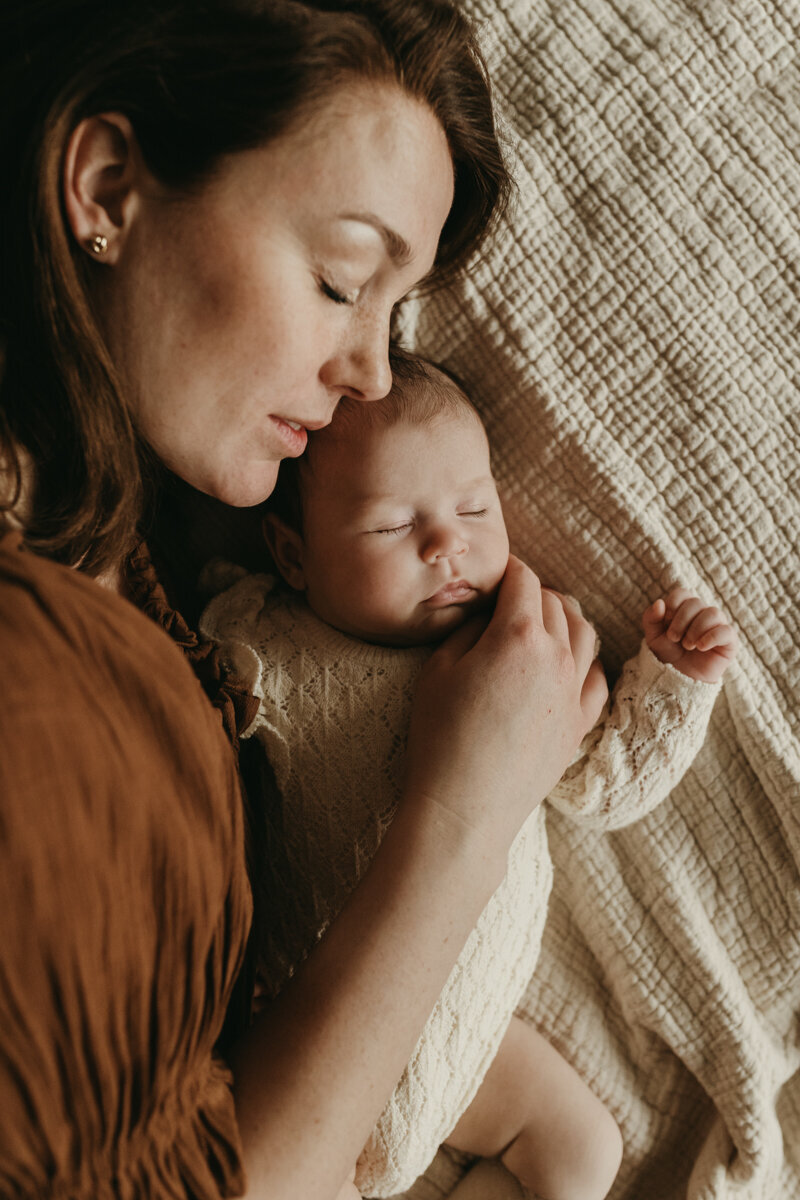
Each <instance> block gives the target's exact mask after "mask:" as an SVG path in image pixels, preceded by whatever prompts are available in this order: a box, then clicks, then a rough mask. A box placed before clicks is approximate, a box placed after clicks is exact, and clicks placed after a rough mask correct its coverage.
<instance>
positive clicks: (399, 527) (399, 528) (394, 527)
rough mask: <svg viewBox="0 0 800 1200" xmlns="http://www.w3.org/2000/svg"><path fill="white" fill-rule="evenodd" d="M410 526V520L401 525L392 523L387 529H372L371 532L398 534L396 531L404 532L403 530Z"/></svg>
mask: <svg viewBox="0 0 800 1200" xmlns="http://www.w3.org/2000/svg"><path fill="white" fill-rule="evenodd" d="M410 528H411V522H410V521H406V522H405V523H404V524H403V525H392V526H391V527H390V528H388V529H373V530H372V532H373V533H388V534H398V533H405V531H406V530H407V529H410Z"/></svg>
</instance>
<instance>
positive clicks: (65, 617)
mask: <svg viewBox="0 0 800 1200" xmlns="http://www.w3.org/2000/svg"><path fill="white" fill-rule="evenodd" d="M0 656H1V657H2V660H3V662H4V664H5V668H6V670H5V672H4V674H5V675H6V681H7V682H10V680H11V678H12V676H13V678H15V679H16V680H17V682H18V683H19V684H21V685H22V684H24V686H25V688H26V689H29V688H31V687H35V686H36V682H37V669H45V668H46V671H47V675H48V679H49V683H50V685H52V683H53V681H54V679H55V678H56V677H57V676H58V675H59V674H61V673H65V672H66V673H69V672H75V671H79V672H80V674H81V675H82V676H83V678H84V679H85V678H87V677H88V676H90V675H102V674H103V673H107V674H113V673H114V672H115V670H118V668H119V667H120V665H121V663H122V662H125V663H126V665H127V668H128V669H133V671H134V673H135V674H137V675H138V674H141V673H142V672H143V671H144V670H146V669H147V667H148V666H154V667H155V666H157V665H159V664H163V665H164V666H166V664H167V663H170V658H172V662H171V663H170V665H169V669H163V670H156V671H155V673H154V675H153V676H152V677H151V683H152V686H153V688H155V689H159V688H161V687H165V688H166V689H167V691H174V690H175V688H176V687H178V688H179V689H185V688H186V686H187V685H188V688H189V691H190V692H191V691H194V690H196V685H195V684H194V683H193V675H192V672H191V670H190V669H189V668H188V666H186V664H184V663H183V662H182V656H181V655H180V653H179V652H178V651H177V650H176V648H175V647H174V646H173V645H172V643H171V641H170V639H169V637H167V636H166V634H165V633H163V632H162V631H161V630H160V629H158V628H157V626H156V625H154V624H153V622H152V621H150V620H148V618H147V617H146V616H144V615H143V614H142V613H141V612H139V610H138V609H137V608H136V607H135V606H134V605H133V604H131V603H129V602H128V601H126V600H124V599H123V598H122V597H121V596H119V595H117V594H116V593H115V592H113V591H111V590H110V589H108V588H105V587H102V586H100V585H99V584H98V583H96V582H95V581H94V580H93V579H90V578H88V577H87V576H85V575H82V574H81V573H80V572H79V571H76V570H73V569H71V568H69V567H65V566H62V565H61V564H59V563H55V562H52V561H51V560H49V559H47V558H43V557H41V556H39V555H37V554H34V553H32V552H31V551H29V550H27V549H26V548H25V546H24V543H23V538H22V535H21V534H20V533H19V532H17V531H13V530H12V531H7V532H5V533H4V534H0ZM116 679H117V682H118V681H119V676H118V675H117V676H116ZM64 682H67V681H66V680H64Z"/></svg>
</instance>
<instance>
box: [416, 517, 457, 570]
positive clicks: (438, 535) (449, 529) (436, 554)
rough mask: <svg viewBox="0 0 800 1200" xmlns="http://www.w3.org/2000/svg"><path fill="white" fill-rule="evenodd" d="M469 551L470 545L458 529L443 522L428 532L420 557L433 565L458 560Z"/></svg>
mask: <svg viewBox="0 0 800 1200" xmlns="http://www.w3.org/2000/svg"><path fill="white" fill-rule="evenodd" d="M468 549H469V544H468V543H467V542H465V541H464V538H463V537H462V536H461V534H460V532H459V531H458V529H456V527H455V526H454V525H450V524H448V523H446V522H442V523H441V524H438V525H436V526H435V527H433V528H431V529H430V530H428V531H427V533H426V536H425V538H424V539H423V543H422V548H421V550H420V557H421V558H422V560H423V562H426V563H429V564H431V565H433V564H434V563H437V562H440V561H441V560H444V559H449V558H458V557H459V556H460V555H462V554H466V552H467V550H468Z"/></svg>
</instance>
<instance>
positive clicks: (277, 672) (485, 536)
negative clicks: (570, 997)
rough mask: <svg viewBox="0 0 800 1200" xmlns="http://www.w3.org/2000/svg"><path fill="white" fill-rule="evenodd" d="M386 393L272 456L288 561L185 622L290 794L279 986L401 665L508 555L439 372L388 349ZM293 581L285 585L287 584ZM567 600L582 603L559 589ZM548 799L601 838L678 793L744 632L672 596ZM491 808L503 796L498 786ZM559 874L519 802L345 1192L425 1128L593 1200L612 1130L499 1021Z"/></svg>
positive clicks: (417, 660) (537, 817) (459, 400)
mask: <svg viewBox="0 0 800 1200" xmlns="http://www.w3.org/2000/svg"><path fill="white" fill-rule="evenodd" d="M392 366H393V376H394V384H393V387H392V391H391V392H390V394H389V395H388V396H387V397H386V398H385V399H383V400H380V401H377V402H373V403H369V404H365V403H358V402H356V401H353V400H347V399H344V400H342V401H341V402H340V404H339V407H338V409H337V411H336V414H335V417H334V420H333V422H332V423H331V425H330V426H328V427H326V428H325V429H322V430H319V431H318V432H316V433H314V434H312V435H311V437H310V439H309V445H308V449H307V452H306V453H305V455H304V456H303V457H302V458H301V459H299V460H296V461H294V462H291V461H290V462H286V463H284V464H283V466H282V467H281V473H280V480H279V485H278V490H277V491H276V493H275V496H274V497H273V498H271V500H270V502H269V503H270V512H269V513H268V515H267V516H266V518H265V535H266V539H267V541H268V543H269V547H270V550H271V552H272V556H273V558H274V561H275V563H276V564H277V567H278V570H279V571H280V574H281V576H282V581H279V582H278V583H276V581H275V580H274V579H272V578H270V577H267V576H246V577H244V578H242V579H241V580H240V581H239V582H238V583H236V584H235V585H234V586H233V587H232V588H230V589H229V590H228V591H226V592H224V593H223V594H221V595H220V596H218V597H217V598H216V599H215V600H213V601H212V602H211V604H210V605H209V607H208V608H207V609H206V612H205V614H204V617H203V621H202V624H201V628H202V629H203V632H204V633H206V634H207V635H208V636H210V637H213V638H214V639H215V640H217V641H218V642H220V643H222V644H223V647H224V656H225V659H226V661H227V662H228V665H229V669H230V670H231V671H232V672H234V673H236V674H237V675H238V676H239V677H240V678H241V679H243V680H244V681H246V682H247V683H248V684H249V686H250V687H251V689H252V690H253V691H254V693H255V694H256V695H257V696H258V697H259V700H260V708H259V713H258V716H257V717H256V719H255V721H254V722H253V724H252V725H251V727H250V729H249V730H248V731H247V734H246V736H254V737H256V738H258V739H260V741H261V742H262V743H263V746H264V749H265V751H266V753H267V755H268V756H269V759H270V762H271V764H272V767H273V770H274V773H275V776H276V779H277V782H278V785H279V788H280V792H281V797H282V803H281V806H280V811H279V812H275V813H271V814H270V815H269V819H270V820H271V822H272V823H273V825H274V829H273V830H272V834H273V836H272V837H271V841H273V842H275V843H276V844H278V843H279V844H280V845H281V847H282V856H283V857H282V861H281V862H280V863H279V864H274V863H272V862H271V863H268V864H265V870H267V871H275V872H276V879H275V882H274V887H275V889H276V890H279V891H280V895H281V904H280V910H281V911H280V915H279V918H278V923H276V924H275V925H274V927H272V928H271V929H270V930H269V931H268V934H267V936H266V939H265V945H264V952H263V959H264V961H263V970H262V975H263V978H264V979H268V980H269V981H270V982H269V987H270V989H271V990H272V991H273V992H274V991H277V990H279V988H280V986H281V985H282V983H283V982H285V980H286V979H287V978H288V977H289V976H290V975H291V973H292V971H293V970H294V969H295V968H296V966H297V965H298V964H299V963H300V962H301V961H302V959H303V958H304V957H305V956H306V955H307V953H308V952H309V950H310V949H311V947H312V946H313V945H314V943H315V941H316V940H317V939H318V938H319V937H320V936H321V935H322V934H323V932H324V930H325V929H326V927H327V925H328V924H329V923H330V921H331V920H332V919H333V917H334V916H335V915H336V913H337V912H338V910H339V909H340V908H341V906H342V905H343V903H344V901H345V899H346V897H347V895H348V894H349V892H350V891H351V890H352V889H353V887H354V886H355V884H356V882H357V880H358V879H359V877H360V876H361V875H362V874H363V873H364V871H365V870H366V868H367V866H368V865H369V863H370V861H371V859H372V857H373V855H374V854H375V851H376V849H377V847H378V845H379V843H380V840H381V837H382V836H383V834H384V832H385V830H386V828H387V827H388V825H389V823H390V822H391V820H392V816H393V814H394V811H395V806H396V804H397V801H398V796H399V794H400V785H401V779H402V771H403V759H404V746H405V740H406V734H407V729H408V723H409V719H410V711H411V700H412V694H413V689H414V684H415V680H416V678H417V675H418V673H419V671H420V669H421V668H422V666H423V664H424V663H425V661H426V660H427V658H428V657H429V655H430V654H431V652H432V649H433V646H434V644H435V643H436V642H438V641H440V640H441V639H442V638H444V637H445V636H446V635H447V634H449V633H450V632H451V631H453V630H454V629H456V628H457V627H458V626H460V625H462V624H463V623H464V622H465V621H467V620H468V619H470V618H475V619H476V620H478V621H479V620H480V619H481V613H484V612H486V610H487V609H489V608H490V607H491V605H492V603H493V600H494V597H495V594H496V591H497V587H498V584H499V581H500V580H501V578H502V576H503V573H504V571H505V569H506V565H507V562H508V554H509V546H508V536H507V533H506V528H505V524H504V521H503V514H502V510H501V506H500V500H499V498H498V494H497V488H496V486H495V482H494V479H493V477H492V471H491V465H490V456H489V446H488V442H487V437H486V433H485V430H484V428H483V424H482V422H481V420H480V417H479V416H478V413H477V411H476V410H475V408H473V406H472V405H471V403H470V402H469V400H468V399H467V397H466V395H465V394H464V392H463V390H462V389H461V387H460V386H459V385H458V384H457V383H456V382H455V381H454V380H453V379H452V378H451V377H450V376H449V375H447V374H446V373H444V372H443V371H441V370H439V369H438V368H436V367H434V366H432V365H431V364H429V363H426V362H424V361H423V360H421V359H419V358H417V357H416V356H414V355H409V354H405V353H402V354H400V353H398V354H396V355H395V356H394V358H393V363H392ZM286 585H288V586H286ZM561 601H562V603H563V604H565V605H568V604H574V603H576V602H575V601H573V600H571V599H570V598H567V597H561ZM642 626H643V631H644V639H643V641H642V644H641V647H640V649H639V652H638V654H637V655H636V657H635V658H633V659H631V660H630V661H629V662H628V663H626V665H625V667H624V668H623V671H622V674H621V676H620V679H619V681H618V683H617V685H616V687H615V689H614V692H613V695H612V697H611V700H610V702H609V704H608V705H607V707H606V709H605V710H604V713H603V715H602V717H601V719H600V721H599V722H598V724H597V726H596V727H595V728H594V729H593V730H592V731H591V733H590V734H589V735H588V736H587V737H586V738H585V739H584V742H583V744H582V745H581V747H580V750H579V752H578V754H577V755H576V757H575V759H574V761H573V762H572V764H571V766H570V767H569V769H568V770H567V772H566V773H565V775H564V776H563V777H562V779H561V781H560V782H559V784H558V785H557V787H556V788H555V790H554V791H553V792H552V793H551V794H550V795H549V796H548V800H547V803H549V804H553V805H555V806H556V807H557V808H558V809H560V810H561V811H562V812H563V813H566V814H568V815H569V816H570V817H572V818H573V819H574V820H576V821H580V822H585V823H587V824H590V825H593V826H595V827H602V828H604V829H615V828H619V827H620V826H623V825H625V824H628V823H629V822H631V821H633V820H635V819H637V818H639V817H642V816H643V815H645V814H646V813H647V812H649V811H650V810H651V809H653V808H654V807H655V806H656V805H657V804H658V803H659V802H660V801H661V800H663V799H664V798H665V797H666V796H667V795H668V793H669V792H670V790H671V789H672V788H673V787H674V786H675V784H676V783H677V781H678V780H679V779H680V777H681V776H682V774H683V773H684V771H685V770H686V769H687V767H688V766H689V764H690V763H691V762H692V759H693V758H694V756H695V755H696V753H697V751H698V749H699V748H700V746H701V744H702V742H703V738H704V736H705V732H706V727H707V723H708V719H709V716H710V713H711V709H712V707H713V704H714V700H715V697H716V695H717V691H718V689H719V684H720V680H721V678H722V676H723V674H724V672H725V670H726V668H727V667H728V665H729V664H730V663H731V661H732V660H733V658H734V656H735V653H736V641H737V639H736V634H735V633H734V631H733V629H732V628H731V627H730V625H729V624H728V623H727V621H726V620H725V618H724V617H723V615H722V614H721V613H720V611H719V610H718V609H717V608H713V607H710V606H707V605H706V604H704V603H703V602H702V601H701V600H700V599H698V598H697V597H696V596H694V595H692V594H690V592H688V591H687V590H685V589H683V588H680V587H676V588H674V589H673V590H672V591H670V592H669V594H668V595H666V596H663V597H660V598H658V599H656V600H655V601H654V602H653V603H652V604H651V605H650V607H649V608H648V609H647V610H646V612H645V613H644V615H643V617H642ZM497 803H498V804H500V803H502V797H498V798H497ZM551 878H552V868H551V863H550V857H549V854H548V848H547V834H546V818H545V806H544V805H540V806H539V807H538V808H537V809H536V810H535V811H534V812H533V814H532V815H531V816H530V817H529V819H528V820H527V822H526V823H525V825H524V826H523V828H522V829H521V831H520V833H519V835H518V836H517V838H516V840H515V842H514V844H513V846H512V849H511V851H510V853H509V859H508V870H507V873H506V876H505V878H504V880H503V882H502V884H501V885H500V887H499V888H498V890H497V891H496V893H495V894H494V896H493V897H492V899H491V900H490V902H489V904H488V905H487V906H486V908H485V909H484V911H483V913H482V914H481V917H480V919H479V920H478V923H477V925H476V927H475V929H474V930H473V931H472V934H471V935H470V937H469V939H468V941H467V943H466V945H465V946H464V949H463V950H462V952H461V955H460V957H459V959H458V962H457V963H456V966H455V967H454V969H453V971H452V973H451V975H450V977H449V979H448V981H447V984H446V985H445V988H444V990H443V992H442V994H441V995H440V997H439V1000H438V1002H437V1004H436V1007H435V1008H434V1010H433V1012H432V1013H431V1016H430V1018H429V1020H428V1022H427V1024H426V1026H425V1029H424V1031H423V1033H422V1036H421V1037H420V1040H419V1042H418V1044H417V1047H416V1049H415V1051H414V1054H413V1056H412V1058H411V1061H410V1062H409V1063H408V1065H407V1067H406V1069H405V1071H404V1073H403V1075H402V1077H401V1079H400V1080H399V1082H398V1084H397V1087H396V1088H395V1091H394V1093H393V1094H392V1096H391V1098H390V1100H389V1102H388V1103H387V1105H386V1107H385V1109H384V1111H383V1113H382V1114H381V1117H380V1119H379V1121H378V1123H377V1125H376V1126H375V1128H374V1130H373V1131H372V1133H371V1135H370V1137H369V1139H368V1141H367V1144H366V1145H365V1147H364V1149H363V1151H362V1153H361V1155H360V1157H359V1160H358V1163H357V1164H356V1170H355V1175H354V1182H350V1183H348V1184H347V1185H346V1188H345V1191H344V1192H343V1193H342V1200H344V1197H345V1196H352V1197H355V1196H356V1195H357V1194H358V1193H363V1194H365V1195H367V1196H379V1197H385V1196H394V1195H396V1194H397V1193H398V1192H402V1191H405V1190H406V1189H407V1188H408V1187H409V1186H410V1185H411V1184H412V1182H413V1181H414V1179H415V1178H416V1177H417V1176H418V1175H420V1174H421V1173H422V1172H423V1171H424V1170H425V1169H426V1167H427V1166H428V1164H429V1163H430V1161H431V1159H432V1158H433V1156H434V1154H435V1153H436V1150H437V1148H438V1147H439V1145H440V1143H442V1142H447V1143H448V1144H449V1145H451V1146H453V1147H455V1148H456V1149H458V1150H462V1151H465V1152H468V1153H471V1154H474V1155H481V1156H486V1157H491V1156H500V1157H502V1161H503V1163H504V1164H505V1166H506V1167H507V1168H508V1170H509V1171H510V1172H512V1173H513V1174H514V1175H515V1176H516V1177H517V1178H518V1179H519V1180H520V1182H521V1183H522V1184H523V1185H524V1186H525V1187H526V1188H529V1189H531V1190H532V1191H534V1192H536V1193H538V1194H540V1195H543V1196H547V1197H548V1200H566V1198H567V1197H570V1196H573V1195H579V1196H581V1197H582V1200H601V1198H602V1197H604V1196H605V1195H606V1194H607V1192H608V1190H609V1188H610V1187H611V1184H612V1182H613V1179H614V1176H615V1175H616V1172H617V1169H618V1167H619V1162H620V1156H621V1139H620V1135H619V1131H618V1129H617V1126H616V1123H615V1121H614V1119H613V1117H612V1116H611V1114H610V1113H609V1112H608V1110H607V1109H606V1108H605V1106H604V1105H603V1104H602V1103H601V1102H600V1100H599V1099H597V1098H596V1097H595V1096H594V1094H593V1093H592V1092H591V1091H590V1090H589V1088H588V1087H587V1086H586V1085H585V1084H584V1082H583V1081H582V1080H581V1078H580V1077H579V1076H578V1074H577V1073H576V1072H575V1071H574V1070H573V1069H572V1068H571V1066H570V1065H569V1064H568V1063H567V1061H566V1060H565V1059H564V1058H563V1057H562V1056H561V1055H560V1054H559V1053H558V1052H557V1051H556V1050H555V1049H554V1048H553V1047H552V1046H551V1045H550V1044H549V1043H548V1042H547V1041H546V1040H545V1039H544V1038H543V1037H542V1036H541V1035H540V1034H539V1033H538V1032H537V1031H536V1030H535V1029H534V1028H533V1027H532V1026H531V1025H530V1024H528V1023H526V1022H524V1021H522V1020H521V1019H519V1018H517V1017H515V1016H514V1010H515V1008H516V1007H517V1006H518V1004H519V1002H520V1000H521V998H522V995H523V992H524V989H525V986H526V984H527V982H528V980H529V979H530V977H531V975H532V973H533V970H534V967H535V964H536V959H537V956H538V952H539V947H540V942H541V937H542V930H543V925H544V921H545V915H546V909H547V900H548V895H549V891H550V885H551Z"/></svg>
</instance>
